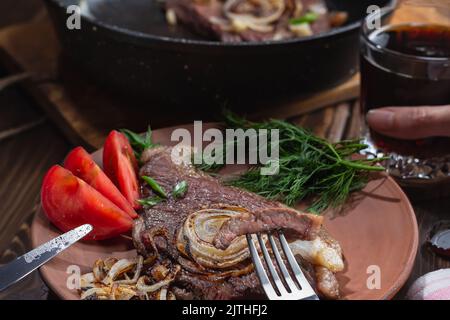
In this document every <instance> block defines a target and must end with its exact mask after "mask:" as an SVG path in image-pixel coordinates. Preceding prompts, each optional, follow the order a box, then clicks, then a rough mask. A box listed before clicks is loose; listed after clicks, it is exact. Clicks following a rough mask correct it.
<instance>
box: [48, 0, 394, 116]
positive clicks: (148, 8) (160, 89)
mask: <svg viewBox="0 0 450 320" xmlns="http://www.w3.org/2000/svg"><path fill="white" fill-rule="evenodd" d="M45 2H46V4H47V7H48V10H49V12H50V15H51V17H52V20H53V22H54V24H55V26H56V29H57V31H58V35H59V38H60V41H61V42H62V45H63V48H64V57H65V58H68V61H70V63H73V64H74V65H75V66H76V68H77V69H79V70H81V71H82V73H83V74H86V75H87V76H88V78H89V79H94V80H95V81H96V82H97V83H100V84H103V85H105V86H106V87H109V88H112V89H114V90H115V91H120V92H123V93H126V94H128V95H131V96H135V97H139V98H150V99H152V100H155V99H157V100H158V101H160V102H161V103H163V104H162V105H164V106H168V107H170V106H184V107H189V108H197V107H201V106H203V107H205V106H206V107H208V108H214V107H216V106H223V105H224V103H228V104H233V103H238V102H242V101H253V102H254V101H262V100H265V99H271V100H272V99H276V98H279V97H280V98H281V97H284V98H286V97H290V96H293V95H298V94H305V93H312V92H314V91H318V90H322V89H325V88H329V87H331V86H334V85H336V84H338V83H341V82H343V81H345V80H346V79H348V78H349V77H351V76H352V75H353V74H354V73H355V72H357V67H358V45H359V39H358V35H359V26H360V21H361V19H362V18H363V17H364V16H365V15H366V10H367V7H368V6H369V5H374V4H375V5H378V6H380V7H382V6H392V7H394V6H395V5H396V2H397V1H396V0H333V1H331V0H328V1H327V5H328V7H329V8H330V9H335V10H343V11H346V12H348V13H349V17H350V19H349V22H348V23H347V24H346V25H345V26H343V27H340V28H336V29H333V30H332V31H330V32H327V33H324V34H318V35H315V36H312V37H308V38H300V39H294V40H284V41H277V42H275V41H270V42H254V43H221V42H214V41H207V40H203V39H202V38H200V37H198V36H196V35H195V34H192V33H189V32H188V31H186V30H184V29H183V28H182V27H175V28H173V27H169V26H168V25H167V23H166V21H165V16H164V13H163V11H162V10H161V8H160V6H159V4H158V2H157V0H45ZM69 5H81V7H82V13H83V14H82V20H81V29H80V30H69V29H68V28H67V27H66V21H67V18H68V16H69V15H68V14H67V7H68V6H69ZM65 60H66V62H65V63H67V59H65ZM249 103H250V102H249Z"/></svg>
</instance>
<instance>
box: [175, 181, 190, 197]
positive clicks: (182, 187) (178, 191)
mask: <svg viewBox="0 0 450 320" xmlns="http://www.w3.org/2000/svg"><path fill="white" fill-rule="evenodd" d="M187 190H188V184H187V182H186V181H184V180H183V181H181V182H179V183H177V184H176V186H175V187H174V188H173V190H172V196H173V197H174V198H182V197H184V195H185V194H186V192H187Z"/></svg>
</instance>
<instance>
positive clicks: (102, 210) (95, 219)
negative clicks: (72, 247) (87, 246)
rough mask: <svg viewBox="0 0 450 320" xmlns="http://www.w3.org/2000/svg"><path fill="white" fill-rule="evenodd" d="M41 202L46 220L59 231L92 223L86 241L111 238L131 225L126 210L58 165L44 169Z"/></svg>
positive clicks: (131, 220) (128, 228) (127, 229)
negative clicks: (91, 228)
mask: <svg viewBox="0 0 450 320" xmlns="http://www.w3.org/2000/svg"><path fill="white" fill-rule="evenodd" d="M41 201H42V207H43V209H44V212H45V214H46V215H47V217H48V219H49V220H50V221H51V222H52V223H53V224H54V225H55V226H56V227H58V228H59V229H60V230H61V231H64V232H67V231H69V230H71V229H73V228H76V227H78V226H80V225H82V224H86V223H89V224H91V225H92V226H93V227H94V229H93V231H92V232H91V233H90V234H88V235H87V236H86V237H85V240H102V239H107V238H112V237H115V236H117V235H119V234H121V233H124V232H127V231H129V230H130V229H131V227H132V224H133V219H131V218H130V216H129V215H128V214H127V213H125V212H124V211H122V210H121V209H120V208H119V207H117V206H116V205H115V204H114V203H112V202H111V201H110V200H108V199H107V198H106V197H104V196H103V195H102V194H101V193H100V192H98V191H97V190H95V189H94V188H93V187H91V186H90V185H88V184H87V183H86V182H84V181H83V180H81V179H79V178H77V177H76V176H74V175H73V174H72V173H71V172H70V171H69V170H66V169H64V168H62V167H60V166H53V167H52V168H51V169H50V170H49V171H48V172H47V174H46V176H45V178H44V182H43V184H42V190H41Z"/></svg>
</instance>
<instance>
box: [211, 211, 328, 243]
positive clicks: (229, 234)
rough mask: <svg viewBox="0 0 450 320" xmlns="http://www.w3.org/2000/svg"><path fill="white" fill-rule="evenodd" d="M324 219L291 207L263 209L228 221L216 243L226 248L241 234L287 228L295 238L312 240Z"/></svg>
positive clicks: (218, 235) (215, 240)
mask: <svg viewBox="0 0 450 320" xmlns="http://www.w3.org/2000/svg"><path fill="white" fill-rule="evenodd" d="M322 220H323V218H322V217H320V216H316V215H312V214H304V213H300V212H298V211H297V210H294V209H290V208H267V209H262V210H258V211H255V212H252V213H251V214H247V215H242V216H240V217H237V218H232V219H230V220H228V221H226V222H225V223H224V224H223V225H222V227H221V229H220V230H219V233H218V234H217V236H216V238H215V239H214V245H215V246H216V248H219V249H226V248H227V247H228V246H229V245H230V244H231V242H232V241H233V240H234V239H235V238H237V237H239V236H242V235H245V234H251V233H258V232H269V231H273V230H279V229H283V230H285V231H286V232H288V233H289V234H290V236H291V237H293V238H296V239H302V240H311V239H314V238H315V237H316V236H317V234H318V232H319V230H320V228H321V226H322Z"/></svg>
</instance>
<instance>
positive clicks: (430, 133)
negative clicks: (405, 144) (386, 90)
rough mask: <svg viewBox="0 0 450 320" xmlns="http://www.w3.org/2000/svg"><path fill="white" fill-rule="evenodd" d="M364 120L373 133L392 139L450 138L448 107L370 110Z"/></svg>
mask: <svg viewBox="0 0 450 320" xmlns="http://www.w3.org/2000/svg"><path fill="white" fill-rule="evenodd" d="M366 119H367V123H368V125H369V126H370V127H371V128H372V129H373V130H374V131H377V132H379V133H381V134H384V135H386V136H390V137H394V138H399V139H408V140H409V139H410V140H414V139H421V138H427V137H435V136H446V137H450V105H446V106H431V107H430V106H426V107H425V106H423V107H385V108H380V109H372V110H370V111H369V112H368V113H367V115H366Z"/></svg>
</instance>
